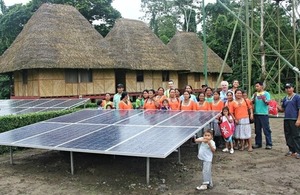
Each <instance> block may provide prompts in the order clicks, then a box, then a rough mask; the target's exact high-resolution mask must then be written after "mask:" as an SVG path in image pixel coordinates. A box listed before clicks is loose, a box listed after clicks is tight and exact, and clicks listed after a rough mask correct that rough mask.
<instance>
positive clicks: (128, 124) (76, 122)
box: [0, 109, 216, 158]
mask: <svg viewBox="0 0 300 195" xmlns="http://www.w3.org/2000/svg"><path fill="white" fill-rule="evenodd" d="M215 115H216V113H215V112H195V111H182V112H180V111H170V112H168V111H142V110H95V109H86V110H81V111H79V112H75V113H71V114H68V115H64V116H60V117H57V118H54V119H50V120H47V121H44V122H40V123H37V124H35V125H34V126H25V127H21V128H19V129H16V130H13V131H9V132H6V133H5V135H6V136H7V135H8V134H11V136H12V137H14V135H15V134H19V132H23V133H25V134H27V135H28V136H27V138H26V139H25V140H23V139H24V138H23V137H22V139H21V140H14V142H11V143H10V144H9V145H11V146H21V147H33V148H46V149H55V150H64V151H77V152H86V151H89V152H91V153H101V154H114V155H130V156H140V157H156V158H165V157H167V156H168V155H169V154H170V153H171V152H172V151H173V150H175V149H176V148H177V147H179V146H180V145H181V144H183V143H184V142H185V141H186V140H188V139H189V138H190V137H191V136H192V135H193V134H195V133H196V132H198V131H199V130H200V129H201V128H203V127H204V126H205V125H207V124H208V123H210V122H211V121H212V120H213V119H214V116H215ZM58 124H59V127H60V128H59V129H56V130H54V131H52V130H53V129H55V128H57V125H58ZM52 125H53V126H54V127H53V128H52V129H51V128H50V127H51V126H52ZM39 126H40V127H41V129H43V130H44V127H45V126H46V127H48V128H49V129H50V132H47V131H46V133H44V131H43V130H41V133H40V134H34V133H32V131H33V132H36V131H37V129H38V127H39ZM31 127H32V129H33V130H31ZM24 129H25V130H26V131H24ZM2 136H3V135H2V134H0V144H4V142H3V139H2ZM24 136H25V135H24ZM148 142H149V143H148ZM5 143H6V144H7V142H5ZM92 143H94V144H92ZM145 146H146V147H145ZM49 147H50V148H49ZM52 147H53V148H52ZM157 147H159V148H160V149H159V150H157ZM137 148H139V149H137Z"/></svg>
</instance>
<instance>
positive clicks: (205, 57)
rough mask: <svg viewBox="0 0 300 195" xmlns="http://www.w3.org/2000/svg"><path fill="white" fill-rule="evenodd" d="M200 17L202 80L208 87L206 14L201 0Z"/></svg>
mask: <svg viewBox="0 0 300 195" xmlns="http://www.w3.org/2000/svg"><path fill="white" fill-rule="evenodd" d="M202 17H203V23H202V24H203V25H202V31H203V52H204V53H203V59H204V60H203V66H204V78H205V84H206V85H208V81H207V45H206V21H205V19H206V13H205V2H204V0H202Z"/></svg>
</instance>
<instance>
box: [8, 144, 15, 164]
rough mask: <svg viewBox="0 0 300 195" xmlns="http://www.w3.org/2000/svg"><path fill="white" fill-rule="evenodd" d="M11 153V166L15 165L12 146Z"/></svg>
mask: <svg viewBox="0 0 300 195" xmlns="http://www.w3.org/2000/svg"><path fill="white" fill-rule="evenodd" d="M9 153H10V164H11V165H13V164H14V158H13V149H12V147H11V146H10V147H9Z"/></svg>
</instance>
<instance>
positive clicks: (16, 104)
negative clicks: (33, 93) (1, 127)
mask: <svg viewBox="0 0 300 195" xmlns="http://www.w3.org/2000/svg"><path fill="white" fill-rule="evenodd" d="M88 100H89V99H87V98H84V99H12V100H0V108H1V109H0V116H5V115H10V114H26V113H32V112H47V111H53V110H65V109H70V108H73V107H76V106H79V105H82V104H84V103H85V102H87V101H88Z"/></svg>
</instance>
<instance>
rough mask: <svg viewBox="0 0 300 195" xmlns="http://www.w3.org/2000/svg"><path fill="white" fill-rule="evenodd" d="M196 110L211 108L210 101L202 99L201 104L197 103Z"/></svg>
mask: <svg viewBox="0 0 300 195" xmlns="http://www.w3.org/2000/svg"><path fill="white" fill-rule="evenodd" d="M197 110H211V103H209V102H207V101H204V102H203V104H202V105H200V104H199V102H198V103H197Z"/></svg>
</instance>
